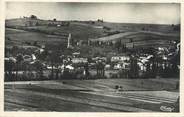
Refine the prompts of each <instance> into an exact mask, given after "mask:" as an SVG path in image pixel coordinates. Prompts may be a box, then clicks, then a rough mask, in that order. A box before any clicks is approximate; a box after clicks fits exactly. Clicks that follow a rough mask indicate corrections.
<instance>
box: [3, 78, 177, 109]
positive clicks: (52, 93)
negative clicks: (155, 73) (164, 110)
mask: <svg viewBox="0 0 184 117" xmlns="http://www.w3.org/2000/svg"><path fill="white" fill-rule="evenodd" d="M177 82H178V79H149V80H145V79H99V80H62V81H61V80H59V81H27V82H5V92H4V93H5V94H4V95H5V98H4V101H5V105H4V109H5V111H59V112H63V111H65V112H152V111H161V110H160V107H161V106H163V105H167V106H168V107H172V106H173V105H172V103H174V102H176V100H177V97H178V96H179V91H177V90H175V86H176V84H177ZM151 84H152V85H151ZM116 85H121V86H122V87H123V88H122V90H120V91H117V90H115V86H116Z"/></svg>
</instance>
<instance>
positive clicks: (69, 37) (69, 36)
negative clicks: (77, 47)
mask: <svg viewBox="0 0 184 117" xmlns="http://www.w3.org/2000/svg"><path fill="white" fill-rule="evenodd" d="M70 41H71V33H69V35H68V45H67V48H70V46H71V45H70Z"/></svg>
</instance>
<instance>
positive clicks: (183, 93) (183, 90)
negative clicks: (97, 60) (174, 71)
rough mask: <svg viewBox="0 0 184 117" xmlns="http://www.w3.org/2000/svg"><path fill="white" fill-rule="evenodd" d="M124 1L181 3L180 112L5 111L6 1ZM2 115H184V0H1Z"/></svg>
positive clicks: (24, 116)
mask: <svg viewBox="0 0 184 117" xmlns="http://www.w3.org/2000/svg"><path fill="white" fill-rule="evenodd" d="M10 1H12V2H18V1H20V2H122V3H135V2H136V3H137V2H138V3H181V14H180V16H181V62H180V66H181V71H180V113H160V112H156V113H155V112H153V113H144V112H139V113H133V112H126V113H123V112H122V113H120V112H118V113H117V112H116V113H114V112H103V113H102V112H98V113H97V112H4V80H3V79H4V74H3V73H4V36H5V35H4V34H5V33H4V21H5V3H6V2H10ZM0 10H1V12H0V39H1V41H0V56H1V57H0V117H1V116H2V117H42V116H44V117H51V116H62V117H65V116H70V117H85V116H87V117H94V116H95V117H122V116H125V117H143V116H146V117H159V116H164V117H184V105H183V104H184V100H183V99H184V80H183V78H182V76H184V72H183V67H184V65H183V62H182V58H183V54H182V53H184V50H183V48H184V47H183V46H184V45H183V43H184V42H183V40H182V38H183V37H184V35H183V34H184V33H183V29H184V18H183V16H182V14H184V1H183V0H95V1H94V0H52V1H51V0H1V1H0Z"/></svg>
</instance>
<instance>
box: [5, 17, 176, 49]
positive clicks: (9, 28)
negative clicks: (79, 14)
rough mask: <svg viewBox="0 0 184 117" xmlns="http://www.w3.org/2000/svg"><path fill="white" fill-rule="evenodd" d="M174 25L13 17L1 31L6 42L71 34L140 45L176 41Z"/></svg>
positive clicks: (76, 38)
mask: <svg viewBox="0 0 184 117" xmlns="http://www.w3.org/2000/svg"><path fill="white" fill-rule="evenodd" d="M178 26H179V25H157V24H131V23H129V24H128V23H111V22H98V21H53V20H41V19H31V18H17V19H10V20H6V31H5V33H6V44H7V45H13V44H18V45H20V44H21V43H22V42H23V43H25V42H31V43H32V42H34V41H38V42H39V43H58V42H59V43H66V41H67V37H68V34H69V33H71V35H72V39H73V40H74V42H77V41H79V40H88V39H90V40H92V41H95V40H97V41H100V40H103V41H108V40H117V39H121V40H122V41H125V42H127V39H128V41H129V40H130V39H133V41H136V42H135V43H137V44H138V45H140V46H149V45H150V44H153V43H155V44H159V43H161V44H162V45H164V44H166V45H168V44H169V41H170V40H179V39H180V32H179V28H178ZM122 35H123V36H122ZM148 40H149V42H148ZM13 41H14V42H13ZM142 43H144V44H142Z"/></svg>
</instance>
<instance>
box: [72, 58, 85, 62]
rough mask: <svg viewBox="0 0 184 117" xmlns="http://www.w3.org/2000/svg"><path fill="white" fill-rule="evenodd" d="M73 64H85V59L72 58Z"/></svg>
mask: <svg viewBox="0 0 184 117" xmlns="http://www.w3.org/2000/svg"><path fill="white" fill-rule="evenodd" d="M72 62H73V63H87V62H88V60H87V58H72Z"/></svg>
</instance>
